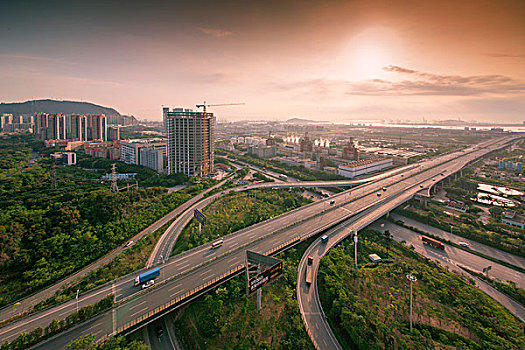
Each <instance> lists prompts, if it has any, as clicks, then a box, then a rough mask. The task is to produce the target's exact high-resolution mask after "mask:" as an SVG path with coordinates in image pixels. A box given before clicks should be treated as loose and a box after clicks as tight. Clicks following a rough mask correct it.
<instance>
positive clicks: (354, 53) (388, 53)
mask: <svg viewBox="0 0 525 350" xmlns="http://www.w3.org/2000/svg"><path fill="white" fill-rule="evenodd" d="M396 42H397V38H396V37H395V34H394V33H393V32H392V31H391V30H389V29H386V28H374V29H368V30H366V31H363V32H361V33H359V34H357V35H355V36H353V37H352V38H351V39H350V40H349V41H348V43H347V44H346V45H345V46H344V47H343V48H342V50H341V52H340V55H339V57H338V59H337V61H338V62H337V65H338V73H339V75H340V76H339V78H342V79H347V80H354V81H356V80H366V79H374V78H380V77H382V76H384V73H385V72H384V71H383V67H385V66H387V65H389V64H392V62H396V55H395V53H394V47H395V46H396Z"/></svg>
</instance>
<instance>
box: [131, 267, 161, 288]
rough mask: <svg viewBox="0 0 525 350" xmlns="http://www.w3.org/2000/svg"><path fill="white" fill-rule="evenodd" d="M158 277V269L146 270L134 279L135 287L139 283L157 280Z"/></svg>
mask: <svg viewBox="0 0 525 350" xmlns="http://www.w3.org/2000/svg"><path fill="white" fill-rule="evenodd" d="M159 275H160V269H159V268H158V267H156V268H154V269H151V270H148V271H146V272H144V273H141V274H140V275H138V276H137V278H135V285H136V286H138V285H139V284H141V283H146V282H148V281H151V280H153V279H155V278H157V277H158V276H159Z"/></svg>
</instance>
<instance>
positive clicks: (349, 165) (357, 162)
mask: <svg viewBox="0 0 525 350" xmlns="http://www.w3.org/2000/svg"><path fill="white" fill-rule="evenodd" d="M385 161H392V159H391V158H383V159H363V160H354V161H353V162H348V163H346V164H343V165H340V166H344V167H347V168H355V167H358V166H363V165H370V164H375V163H382V162H385Z"/></svg>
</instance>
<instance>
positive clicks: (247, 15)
mask: <svg viewBox="0 0 525 350" xmlns="http://www.w3.org/2000/svg"><path fill="white" fill-rule="evenodd" d="M122 4H126V6H124V5H122ZM0 43H1V45H0V80H1V82H2V84H1V85H0V102H17V101H25V100H30V99H40V98H55V99H64V100H82V101H89V102H93V103H97V104H101V105H104V106H108V107H113V108H115V109H117V110H118V111H119V112H120V113H123V114H132V115H135V116H136V117H138V118H140V119H144V118H147V119H152V120H160V119H161V115H162V112H161V105H168V106H183V107H193V106H194V105H195V104H197V103H202V101H207V102H208V103H229V102H244V103H246V105H243V106H231V107H221V108H216V109H212V110H213V111H214V112H215V114H216V115H217V116H218V117H219V118H220V119H228V120H239V119H269V120H285V119H288V118H291V117H303V118H309V119H316V120H329V121H336V122H351V121H352V120H370V119H384V120H391V119H392V120H407V119H410V120H413V121H423V118H425V119H426V120H435V119H458V118H461V119H462V120H466V121H471V120H475V121H494V122H519V123H521V122H522V121H524V120H525V1H523V0H515V1H511V0H498V1H494V0H472V1H461V0H455V1H444V0H439V1H435V0H425V1H422V0H417V1H394V0H390V1H375V0H355V1H344V0H325V1H309V0H301V1H299V0H298V1H286V0H281V1H219V0H217V1H211V0H210V1H196V0H193V1H125V2H117V1H109V0H108V1H99V0H90V1H23V0H18V1H17V0H15V1H10V0H7V1H6V0H2V1H0Z"/></svg>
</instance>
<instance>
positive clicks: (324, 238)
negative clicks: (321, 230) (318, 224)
mask: <svg viewBox="0 0 525 350" xmlns="http://www.w3.org/2000/svg"><path fill="white" fill-rule="evenodd" d="M321 242H323V243H326V242H328V236H327V235H322V236H321Z"/></svg>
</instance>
